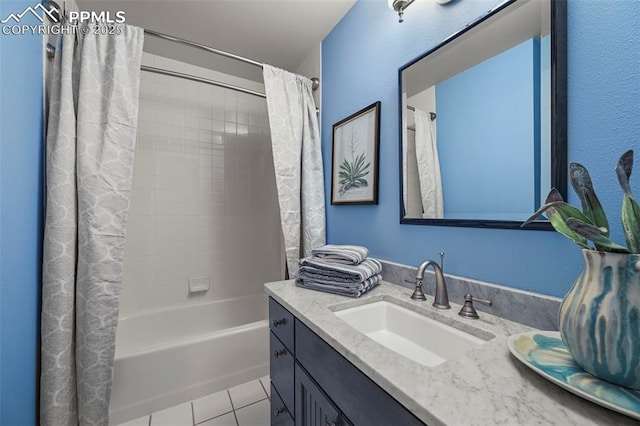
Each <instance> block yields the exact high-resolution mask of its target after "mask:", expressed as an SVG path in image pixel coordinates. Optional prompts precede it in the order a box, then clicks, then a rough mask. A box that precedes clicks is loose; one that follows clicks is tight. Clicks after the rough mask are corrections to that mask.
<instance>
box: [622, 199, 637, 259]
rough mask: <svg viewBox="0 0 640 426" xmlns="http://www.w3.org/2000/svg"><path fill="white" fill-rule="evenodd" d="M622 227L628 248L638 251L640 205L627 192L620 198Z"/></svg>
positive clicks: (633, 251) (634, 251)
mask: <svg viewBox="0 0 640 426" xmlns="http://www.w3.org/2000/svg"><path fill="white" fill-rule="evenodd" d="M622 229H623V230H624V239H625V240H626V242H627V247H629V250H631V252H632V253H640V206H638V203H637V202H636V200H634V199H633V197H632V196H631V195H629V194H625V195H624V199H623V200H622Z"/></svg>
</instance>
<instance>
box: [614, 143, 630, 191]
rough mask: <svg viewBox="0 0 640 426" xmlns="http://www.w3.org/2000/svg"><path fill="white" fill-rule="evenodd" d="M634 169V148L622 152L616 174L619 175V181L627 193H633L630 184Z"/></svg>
mask: <svg viewBox="0 0 640 426" xmlns="http://www.w3.org/2000/svg"><path fill="white" fill-rule="evenodd" d="M632 169H633V150H632V149H630V150H629V151H627V152H625V153H624V154H622V156H621V157H620V159H619V160H618V164H617V165H616V174H617V175H618V182H620V186H621V187H622V190H623V191H624V193H625V194H627V195H631V188H630V186H629V178H630V177H631V170H632Z"/></svg>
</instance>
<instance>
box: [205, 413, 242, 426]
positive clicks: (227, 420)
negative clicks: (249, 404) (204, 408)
mask: <svg viewBox="0 0 640 426" xmlns="http://www.w3.org/2000/svg"><path fill="white" fill-rule="evenodd" d="M198 426H238V423H237V422H236V417H235V416H234V415H233V413H229V414H225V415H224V416H220V417H216V418H215V419H211V420H207V421H206V422H204V423H200V424H199V425H198Z"/></svg>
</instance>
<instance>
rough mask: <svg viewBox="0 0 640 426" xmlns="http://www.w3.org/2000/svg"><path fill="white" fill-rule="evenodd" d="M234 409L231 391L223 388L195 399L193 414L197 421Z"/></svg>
mask: <svg viewBox="0 0 640 426" xmlns="http://www.w3.org/2000/svg"><path fill="white" fill-rule="evenodd" d="M230 411H233V407H232V406H231V400H230V399H229V393H228V392H227V390H226V389H225V390H223V391H220V392H217V393H214V394H211V395H207V396H205V397H204V398H200V399H196V400H195V401H193V416H194V419H195V421H196V423H200V422H203V421H205V420H209V419H212V418H214V417H218V416H220V415H222V414H225V413H228V412H230Z"/></svg>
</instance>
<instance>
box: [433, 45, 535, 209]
mask: <svg viewBox="0 0 640 426" xmlns="http://www.w3.org/2000/svg"><path fill="white" fill-rule="evenodd" d="M539 57H540V49H539V40H537V39H530V40H528V41H526V42H524V43H520V44H519V45H517V46H515V47H512V48H511V49H509V50H506V51H504V52H502V53H500V54H498V55H496V56H494V57H493V58H490V59H487V60H485V61H483V62H481V63H479V64H478V65H476V66H474V67H472V68H469V69H468V70H465V71H463V72H461V73H459V74H457V75H455V76H453V77H450V78H448V79H446V80H444V81H442V82H440V83H438V84H436V112H437V114H438V118H437V122H438V125H437V132H438V138H437V139H438V152H439V156H440V164H441V165H442V164H446V165H455V167H442V169H441V173H442V190H443V193H444V212H445V217H446V218H458V219H491V218H493V219H499V218H504V219H505V220H510V219H511V220H513V219H517V218H520V219H521V220H524V219H525V218H526V217H528V216H529V215H530V214H531V213H532V212H533V211H535V210H536V209H535V199H536V197H535V196H534V192H533V188H534V187H535V182H536V176H537V174H536V173H535V167H536V162H535V159H534V152H535V149H536V146H537V145H538V144H539V140H535V135H536V133H534V129H538V128H539V126H540V123H539V110H538V109H537V108H536V107H538V103H537V102H536V100H537V99H538V97H539V89H540V84H539V79H540V66H539V64H538V62H539ZM505 176H509V179H505V178H504V177H505ZM505 195H507V196H505ZM538 198H539V197H538ZM496 212H500V214H501V215H500V216H498V215H497V213H496Z"/></svg>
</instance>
